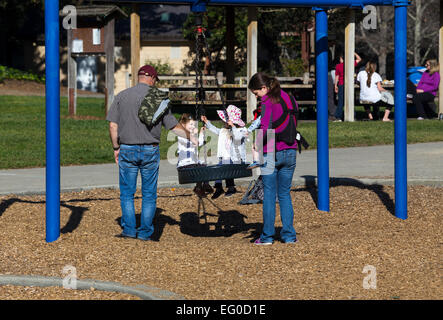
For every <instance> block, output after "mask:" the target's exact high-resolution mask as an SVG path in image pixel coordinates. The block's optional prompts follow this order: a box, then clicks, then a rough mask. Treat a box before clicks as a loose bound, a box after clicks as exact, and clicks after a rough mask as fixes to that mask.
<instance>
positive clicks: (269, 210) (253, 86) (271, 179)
mask: <svg viewBox="0 0 443 320" xmlns="http://www.w3.org/2000/svg"><path fill="white" fill-rule="evenodd" d="M248 89H249V90H251V91H252V93H254V94H255V96H256V97H257V98H258V99H261V124H260V130H259V132H258V134H257V141H260V140H261V139H262V140H261V141H262V142H263V143H262V144H263V147H262V150H261V151H262V152H263V159H264V164H263V165H262V166H261V175H262V179H263V186H264V199H263V232H262V233H261V235H260V238H258V239H257V240H256V241H255V242H254V243H255V244H256V245H270V244H272V243H273V241H274V235H275V213H276V197H278V201H279V205H280V217H281V221H282V224H283V228H282V229H281V232H280V238H281V240H282V241H283V242H284V243H295V242H296V233H295V229H294V209H293V207H292V199H291V194H290V190H291V186H292V177H293V175H294V170H295V165H296V156H297V141H296V140H295V138H294V141H293V142H292V141H288V140H292V138H289V139H285V138H284V137H282V138H281V135H284V136H285V137H286V136H287V135H286V132H287V131H286V130H285V129H286V128H287V127H288V126H289V125H290V123H289V121H295V120H292V117H291V116H289V117H288V118H287V121H285V122H283V123H282V124H281V125H280V126H279V127H278V128H276V129H275V131H274V132H275V133H276V134H275V137H274V138H273V137H270V138H267V139H266V140H264V139H263V138H264V135H266V134H267V130H268V129H273V126H272V122H273V121H274V123H275V122H276V121H277V120H279V118H280V117H281V116H282V115H283V114H284V110H286V108H288V109H294V110H295V108H297V106H296V102H295V100H293V99H291V97H290V96H289V95H288V94H287V93H286V92H285V91H283V90H281V88H280V83H279V81H278V80H277V79H276V78H274V77H269V76H267V75H265V74H263V73H256V74H254V75H253V76H252V77H251V79H250V80H249V84H248ZM293 101H294V102H293ZM294 104H295V105H294ZM283 106H285V107H286V108H285V109H284V107H283ZM282 140H285V141H282Z"/></svg>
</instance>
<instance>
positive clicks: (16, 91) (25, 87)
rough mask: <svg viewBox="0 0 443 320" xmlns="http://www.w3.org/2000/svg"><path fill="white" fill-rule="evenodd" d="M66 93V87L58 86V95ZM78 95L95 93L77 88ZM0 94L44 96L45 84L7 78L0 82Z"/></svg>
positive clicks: (92, 94)
mask: <svg viewBox="0 0 443 320" xmlns="http://www.w3.org/2000/svg"><path fill="white" fill-rule="evenodd" d="M67 94H68V88H67V87H64V86H60V95H63V96H66V95H67ZM77 94H78V95H80V94H81V95H90V96H94V95H97V93H95V92H90V91H85V90H77ZM0 95H9V96H44V95H45V84H44V83H38V82H35V81H26V80H13V79H7V80H5V81H4V82H3V83H0Z"/></svg>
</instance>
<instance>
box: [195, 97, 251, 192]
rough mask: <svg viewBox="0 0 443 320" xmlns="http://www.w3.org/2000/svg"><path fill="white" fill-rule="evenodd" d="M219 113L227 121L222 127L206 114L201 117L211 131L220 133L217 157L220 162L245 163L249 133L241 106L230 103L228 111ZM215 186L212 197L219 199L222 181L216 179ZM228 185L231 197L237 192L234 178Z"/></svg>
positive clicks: (219, 111) (218, 111) (228, 180)
mask: <svg viewBox="0 0 443 320" xmlns="http://www.w3.org/2000/svg"><path fill="white" fill-rule="evenodd" d="M225 112H226V115H227V117H228V118H227V119H226V116H225ZM217 114H218V116H219V117H220V118H221V119H222V120H223V121H224V123H225V124H224V127H223V128H221V129H220V128H217V127H215V126H214V125H213V124H212V123H211V122H210V121H209V120H208V119H207V118H206V117H205V116H202V117H201V119H202V121H203V122H204V123H205V125H206V128H207V129H208V130H209V131H211V132H212V133H214V134H216V135H218V144H217V157H218V160H219V164H230V163H244V162H245V161H246V147H245V145H246V137H247V135H248V133H247V129H246V128H245V123H244V122H243V121H242V119H241V110H240V108H238V107H236V106H234V105H229V106H228V107H227V108H226V111H224V110H217ZM214 187H215V192H214V194H213V196H212V199H217V198H218V197H219V196H220V195H222V194H223V193H224V190H223V185H222V181H221V180H217V181H215V186H214ZM226 187H227V188H228V189H227V191H226V194H225V196H226V197H230V196H232V195H233V194H235V193H236V192H237V189H236V188H235V183H234V179H226Z"/></svg>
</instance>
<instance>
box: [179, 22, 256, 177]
mask: <svg viewBox="0 0 443 320" xmlns="http://www.w3.org/2000/svg"><path fill="white" fill-rule="evenodd" d="M195 43H196V59H195V60H194V68H195V80H196V95H195V113H196V121H197V129H198V124H199V123H200V121H201V120H200V117H199V115H205V109H204V97H205V92H204V90H203V74H202V71H201V68H200V61H201V56H202V55H201V53H203V50H204V49H206V56H207V59H208V60H209V68H211V53H210V51H209V47H208V42H207V40H206V37H205V34H204V28H203V27H202V16H201V15H197V16H196V41H195ZM215 81H216V84H217V88H218V92H219V94H220V97H221V101H222V105H223V111H224V113H225V116H226V119H228V116H227V112H226V103H225V100H224V97H223V94H222V92H221V88H220V84H219V83H218V80H217V77H215ZM203 141H204V143H203V148H204V159H205V160H204V164H203V165H202V166H199V167H194V168H178V169H177V171H178V182H179V184H189V183H196V182H207V181H216V180H226V179H237V178H245V177H251V176H252V170H249V169H247V167H248V165H249V164H248V163H243V164H216V165H210V166H207V165H206V163H207V154H206V134H205V133H204V136H203ZM198 157H199V154H198V148H197V158H198Z"/></svg>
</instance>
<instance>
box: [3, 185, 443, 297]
mask: <svg viewBox="0 0 443 320" xmlns="http://www.w3.org/2000/svg"><path fill="white" fill-rule="evenodd" d="M240 191H242V192H243V191H244V189H241V188H240ZM291 195H292V198H293V204H294V208H295V229H296V231H297V234H298V240H299V241H298V242H297V243H296V244H292V245H288V244H283V243H281V242H279V241H278V240H277V241H276V242H275V243H274V244H273V245H272V246H265V247H260V246H255V245H253V244H252V241H253V240H255V239H256V237H258V235H259V234H260V232H261V228H262V216H261V212H262V206H261V205H260V204H258V205H248V206H244V205H238V204H237V203H238V201H239V200H240V199H241V196H242V193H238V194H236V195H234V196H233V197H231V198H226V197H224V196H222V197H220V198H219V199H217V200H213V203H214V204H215V205H216V206H218V207H219V208H220V209H223V211H219V209H217V208H216V207H215V206H213V205H212V204H211V203H210V202H209V201H205V207H206V211H207V213H208V215H207V217H206V222H205V220H204V219H199V218H198V217H197V197H196V196H195V195H194V194H193V193H192V189H188V188H163V189H159V191H158V202H157V203H158V211H157V214H156V218H155V227H156V231H155V234H154V238H155V239H156V240H158V241H150V242H143V241H140V240H132V239H119V238H116V237H115V235H117V234H119V233H120V232H121V228H120V225H119V223H120V215H121V213H120V203H119V192H118V190H113V189H96V190H91V191H83V192H73V193H62V195H61V222H60V226H61V236H60V238H59V239H58V240H57V241H55V242H53V243H46V242H45V197H44V195H40V196H11V195H9V196H1V197H0V261H1V264H0V274H11V275H40V276H50V277H63V273H62V272H63V268H64V267H65V266H66V265H71V266H74V267H75V268H76V271H77V276H78V278H79V279H95V280H101V281H111V282H119V283H121V284H123V285H129V286H136V285H146V286H150V287H156V288H159V289H163V290H167V291H171V292H174V293H176V294H179V295H181V296H184V297H185V298H186V299H210V300H212V299H233V300H237V299H248V300H249V299H259V300H261V299H271V300H273V299H278V300H285V299H441V297H442V293H443V292H442V286H441V256H442V252H441V242H442V241H441V230H442V228H441V214H442V212H443V188H437V187H429V186H410V187H409V188H408V219H407V220H400V219H398V218H396V217H395V216H394V197H395V194H394V188H393V187H390V186H374V185H366V186H364V187H363V186H362V185H360V186H359V187H356V186H346V185H331V189H330V199H331V211H330V212H329V213H326V212H321V211H318V210H317V208H316V204H315V199H316V197H317V195H316V190H315V189H312V188H305V187H296V188H294V189H293V190H292V192H291ZM140 207H141V194H140V191H137V194H136V211H137V212H139V211H140ZM276 222H277V234H278V232H279V227H280V226H281V223H280V218H279V216H278V215H277V219H276ZM368 265H369V266H374V267H375V268H376V280H377V282H376V286H377V287H376V289H364V288H363V281H364V279H365V277H367V276H368V274H367V273H364V272H363V269H364V267H365V266H368ZM31 288H32V290H33V294H32V296H33V297H34V298H36V299H39V298H41V299H138V297H135V296H129V295H120V294H117V293H115V294H113V293H104V292H97V290H93V291H91V290H84V291H81V292H79V293H72V290H70V291H67V290H63V289H62V288H36V287H27V289H26V287H18V286H1V287H0V299H33V297H31V296H30V295H29V294H28V293H29V292H30V291H29V290H31ZM26 291H27V292H28V293H27V292H26Z"/></svg>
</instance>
